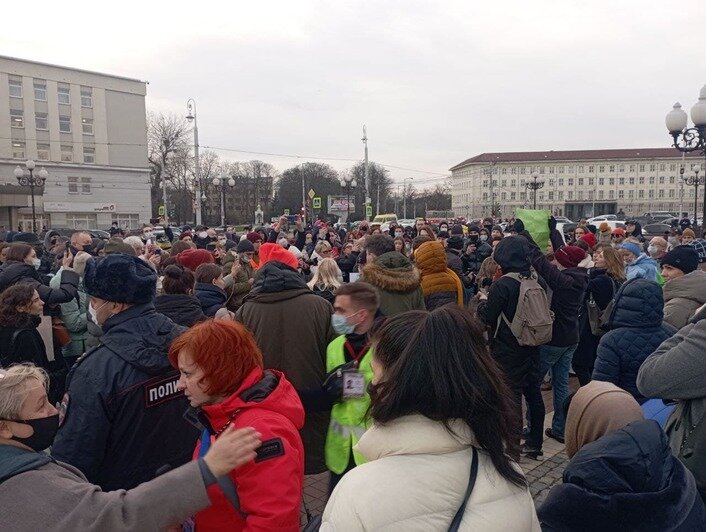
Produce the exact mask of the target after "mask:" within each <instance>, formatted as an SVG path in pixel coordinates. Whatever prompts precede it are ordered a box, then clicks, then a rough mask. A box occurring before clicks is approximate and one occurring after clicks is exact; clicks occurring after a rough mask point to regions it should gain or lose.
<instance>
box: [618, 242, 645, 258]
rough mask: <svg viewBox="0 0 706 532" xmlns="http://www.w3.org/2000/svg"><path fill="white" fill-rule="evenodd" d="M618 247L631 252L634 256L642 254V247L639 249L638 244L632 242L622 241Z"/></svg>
mask: <svg viewBox="0 0 706 532" xmlns="http://www.w3.org/2000/svg"><path fill="white" fill-rule="evenodd" d="M620 249H624V250H625V251H628V252H630V253H632V254H633V255H635V256H636V257H639V256H640V255H641V254H642V249H640V246H638V245H637V244H635V243H634V242H623V243H622V244H621V245H620Z"/></svg>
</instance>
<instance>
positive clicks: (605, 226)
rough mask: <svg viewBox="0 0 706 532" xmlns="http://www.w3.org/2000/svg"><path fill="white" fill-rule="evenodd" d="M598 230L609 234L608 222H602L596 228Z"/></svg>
mask: <svg viewBox="0 0 706 532" xmlns="http://www.w3.org/2000/svg"><path fill="white" fill-rule="evenodd" d="M598 229H599V230H600V232H601V233H609V232H610V225H608V222H603V223H602V224H601V225H599V226H598Z"/></svg>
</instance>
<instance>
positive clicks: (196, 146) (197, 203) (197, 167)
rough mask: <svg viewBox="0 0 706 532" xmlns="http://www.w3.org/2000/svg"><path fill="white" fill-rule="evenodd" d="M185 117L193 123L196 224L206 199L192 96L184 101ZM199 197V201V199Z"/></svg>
mask: <svg viewBox="0 0 706 532" xmlns="http://www.w3.org/2000/svg"><path fill="white" fill-rule="evenodd" d="M186 112H187V115H186V119H187V120H188V121H189V123H191V122H193V123H194V177H195V179H196V184H195V187H194V198H196V201H195V202H194V203H195V207H196V208H195V210H196V225H201V221H202V220H201V202H202V201H204V200H205V199H206V195H205V194H203V195H202V194H201V166H200V165H199V126H198V122H197V120H196V102H195V101H194V99H193V98H189V99H188V100H187V101H186ZM199 198H201V201H199Z"/></svg>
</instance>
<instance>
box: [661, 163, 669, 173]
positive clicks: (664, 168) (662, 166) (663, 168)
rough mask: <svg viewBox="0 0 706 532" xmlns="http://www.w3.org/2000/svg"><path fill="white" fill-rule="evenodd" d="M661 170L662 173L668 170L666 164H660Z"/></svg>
mask: <svg viewBox="0 0 706 532" xmlns="http://www.w3.org/2000/svg"><path fill="white" fill-rule="evenodd" d="M659 169H660V171H662V172H664V171H665V170H666V169H667V165H666V164H664V163H660V164H659Z"/></svg>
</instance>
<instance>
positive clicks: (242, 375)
mask: <svg viewBox="0 0 706 532" xmlns="http://www.w3.org/2000/svg"><path fill="white" fill-rule="evenodd" d="M169 361H170V362H171V363H172V365H173V366H174V367H175V368H178V369H179V372H180V375H181V376H180V378H179V382H178V384H177V388H178V389H179V390H181V391H184V393H185V395H186V398H187V400H188V401H189V404H190V406H191V411H192V415H190V416H189V417H190V419H193V420H197V421H196V426H197V428H198V429H199V431H200V432H201V437H200V439H199V441H198V443H197V445H196V449H195V451H194V459H195V460H197V459H199V458H200V457H203V456H204V455H205V454H206V453H207V452H208V450H209V448H210V447H211V445H213V444H214V443H215V442H217V441H218V438H219V437H220V435H221V433H222V432H223V431H224V430H225V429H226V428H228V427H230V426H234V427H235V428H236V429H238V428H244V427H252V428H254V429H255V430H256V431H257V432H258V433H259V434H260V435H261V438H262V446H261V447H260V448H258V450H257V457H256V458H255V461H254V462H253V463H250V464H248V465H246V466H244V467H241V468H239V469H236V470H235V471H233V472H231V473H230V475H228V476H227V477H224V478H222V479H219V481H218V483H217V484H216V485H213V486H211V487H210V488H209V497H210V499H211V501H212V504H211V506H209V507H208V508H206V509H204V510H201V511H200V512H198V513H197V514H196V515H195V517H194V522H195V526H196V529H197V530H233V531H238V530H281V531H291V532H295V531H298V530H299V506H300V504H301V499H302V489H303V484H304V447H303V445H302V440H301V437H300V436H299V432H298V431H299V429H301V428H302V427H303V425H304V409H303V408H302V404H301V401H300V400H299V397H298V396H297V392H296V391H295V389H294V387H293V386H292V384H291V383H290V382H289V381H288V380H287V378H286V377H285V375H284V373H282V372H281V371H277V370H274V369H266V370H265V369H263V357H262V352H261V351H260V348H259V347H258V345H257V343H256V341H255V338H254V337H253V334H252V333H251V332H250V331H249V330H248V329H246V328H245V327H244V326H243V325H242V324H241V323H237V322H234V321H225V320H211V321H207V322H204V323H201V324H198V325H196V326H194V327H192V328H191V329H189V330H188V331H187V332H185V333H184V334H182V335H181V336H179V337H178V338H177V339H176V340H175V341H174V342H173V343H172V345H171V348H170V349H169ZM236 504H237V506H236Z"/></svg>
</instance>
